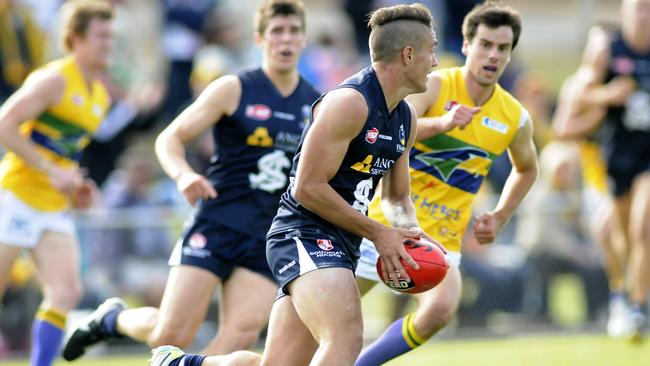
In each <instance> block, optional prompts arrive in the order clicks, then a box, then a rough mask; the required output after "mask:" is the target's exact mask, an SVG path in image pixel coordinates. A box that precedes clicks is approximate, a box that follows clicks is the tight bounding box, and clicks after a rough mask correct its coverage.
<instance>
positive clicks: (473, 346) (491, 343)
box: [0, 335, 650, 366]
mask: <svg viewBox="0 0 650 366" xmlns="http://www.w3.org/2000/svg"><path fill="white" fill-rule="evenodd" d="M147 359H148V355H146V354H142V355H141V356H129V357H108V356H107V357H105V358H92V359H91V358H88V359H81V360H80V361H79V362H76V363H66V362H59V363H57V364H56V365H57V366H64V365H79V366H86V365H87V366H108V365H120V366H136V365H147ZM0 364H2V365H4V366H19V365H20V366H24V365H27V364H28V363H27V361H11V362H2V361H0ZM387 365H389V366H417V365H422V366H425V365H445V366H456V365H458V366H461V365H462V366H468V365H482V366H483V365H485V366H491V365H495V366H537V365H539V366H547V365H552V366H583V365H584V366H619V365H620V366H642V365H643V366H647V365H650V341H646V342H644V343H642V344H631V343H629V342H627V341H623V340H612V339H609V338H606V337H605V336H582V335H578V336H562V337H560V336H545V337H539V336H537V337H516V338H499V339H483V340H475V339H473V340H471V339H468V340H439V341H431V342H429V343H427V344H426V345H425V346H423V347H421V348H419V349H417V350H416V351H413V352H412V353H411V354H409V355H406V356H403V357H402V358H400V359H399V360H396V361H393V362H391V363H388V364H387Z"/></svg>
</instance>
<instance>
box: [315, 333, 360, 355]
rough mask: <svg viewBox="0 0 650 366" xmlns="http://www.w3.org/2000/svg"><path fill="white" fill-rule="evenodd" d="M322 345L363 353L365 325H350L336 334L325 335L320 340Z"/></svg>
mask: <svg viewBox="0 0 650 366" xmlns="http://www.w3.org/2000/svg"><path fill="white" fill-rule="evenodd" d="M318 343H319V345H320V347H323V346H324V347H330V348H332V349H333V350H340V351H341V352H345V351H347V352H349V353H351V354H354V353H356V354H357V355H358V354H359V353H361V349H362V348H363V327H349V329H346V330H345V331H343V332H340V334H337V335H336V336H325V337H323V338H321V340H320V341H319V342H318Z"/></svg>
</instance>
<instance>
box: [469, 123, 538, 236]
mask: <svg viewBox="0 0 650 366" xmlns="http://www.w3.org/2000/svg"><path fill="white" fill-rule="evenodd" d="M508 156H509V157H510V162H511V163H512V171H511V172H510V175H509V176H508V180H507V181H506V184H505V186H504V188H503V192H502V193H501V197H499V202H498V203H497V206H496V208H495V209H494V210H493V211H491V212H486V213H482V214H481V215H479V216H478V217H476V221H475V222H474V227H473V228H474V236H475V237H476V240H477V241H478V242H479V243H481V244H487V243H491V242H492V241H494V239H495V238H496V236H497V234H498V233H499V230H500V229H501V228H502V227H503V225H504V224H505V223H506V222H508V220H509V219H510V217H512V214H513V212H514V211H515V209H516V208H517V206H518V205H519V203H520V202H521V200H522V199H523V198H524V196H525V195H526V193H528V191H529V190H530V187H532V185H533V183H534V182H535V179H536V178H537V169H538V168H537V152H536V150H535V145H534V144H533V123H532V121H531V120H530V119H528V120H527V121H526V122H525V123H524V125H523V126H522V127H521V128H519V130H518V131H517V133H516V134H515V137H514V139H513V140H512V142H511V143H510V146H509V147H508Z"/></svg>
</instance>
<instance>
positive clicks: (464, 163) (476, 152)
mask: <svg viewBox="0 0 650 366" xmlns="http://www.w3.org/2000/svg"><path fill="white" fill-rule="evenodd" d="M415 159H417V160H418V161H421V162H422V163H424V164H426V165H428V166H430V167H432V168H433V169H434V170H435V171H436V172H437V173H438V175H439V176H440V178H441V179H442V180H443V181H445V182H447V181H449V178H450V177H451V176H452V174H453V173H454V172H456V171H458V170H462V171H465V172H467V173H469V174H471V175H475V176H485V175H486V174H487V172H488V169H489V167H490V165H491V164H492V160H490V158H489V154H488V153H487V152H485V151H483V150H480V149H477V148H473V147H464V148H457V149H449V150H437V151H431V152H428V153H422V154H418V155H416V156H415Z"/></svg>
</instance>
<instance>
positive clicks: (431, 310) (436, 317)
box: [416, 301, 456, 338]
mask: <svg viewBox="0 0 650 366" xmlns="http://www.w3.org/2000/svg"><path fill="white" fill-rule="evenodd" d="M424 310H425V311H424V313H425V314H424V316H416V322H417V323H418V324H416V329H417V330H418V332H419V333H422V334H419V335H420V336H421V337H424V338H429V337H431V336H432V335H433V334H435V333H436V332H437V331H439V330H440V329H442V328H444V327H445V326H447V324H449V322H451V320H452V319H453V318H454V314H456V306H454V305H453V304H452V303H450V302H446V301H440V302H434V303H432V304H431V305H429V306H428V308H427V309H424Z"/></svg>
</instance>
